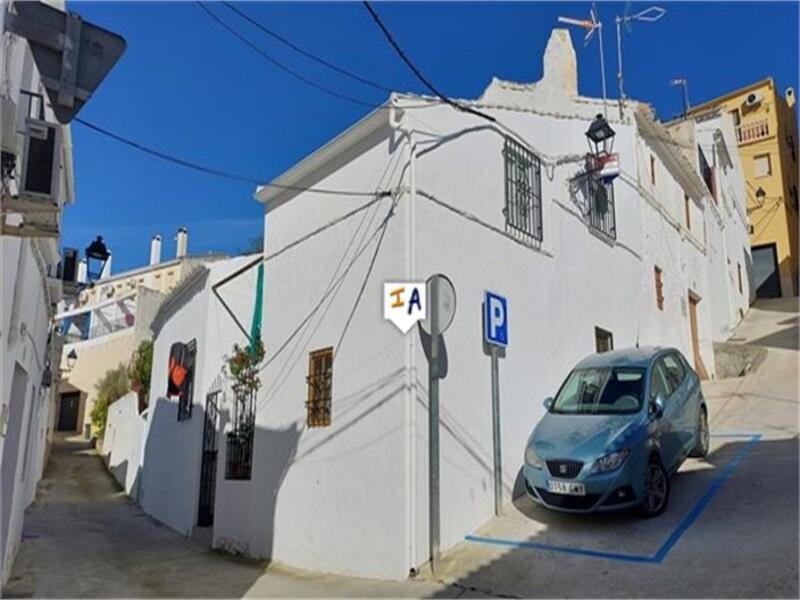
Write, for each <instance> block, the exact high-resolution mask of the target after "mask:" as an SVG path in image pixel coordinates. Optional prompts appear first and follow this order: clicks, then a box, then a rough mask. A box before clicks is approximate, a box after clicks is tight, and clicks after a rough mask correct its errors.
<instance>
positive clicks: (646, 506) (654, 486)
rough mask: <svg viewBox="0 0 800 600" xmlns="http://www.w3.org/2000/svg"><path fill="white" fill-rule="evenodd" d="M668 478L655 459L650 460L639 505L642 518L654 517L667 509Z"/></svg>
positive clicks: (659, 462) (662, 467)
mask: <svg viewBox="0 0 800 600" xmlns="http://www.w3.org/2000/svg"><path fill="white" fill-rule="evenodd" d="M668 500H669V476H668V475H667V471H666V469H664V466H663V465H662V464H661V461H660V460H658V459H657V458H651V459H650V461H649V462H648V463H647V469H646V470H645V474H644V497H643V498H642V502H641V504H640V505H639V512H640V513H641V515H642V516H643V517H648V518H649V517H656V516H658V515H660V514H661V513H663V512H664V511H665V510H666V508H667V501H668Z"/></svg>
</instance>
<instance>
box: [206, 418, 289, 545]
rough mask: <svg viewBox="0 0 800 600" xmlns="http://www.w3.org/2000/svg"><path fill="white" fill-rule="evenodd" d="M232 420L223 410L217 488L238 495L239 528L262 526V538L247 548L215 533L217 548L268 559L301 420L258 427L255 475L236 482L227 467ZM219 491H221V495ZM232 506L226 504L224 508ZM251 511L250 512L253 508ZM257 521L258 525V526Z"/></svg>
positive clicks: (230, 494)
mask: <svg viewBox="0 0 800 600" xmlns="http://www.w3.org/2000/svg"><path fill="white" fill-rule="evenodd" d="M228 421H229V413H228V410H227V409H225V410H222V411H220V423H219V427H218V432H223V433H219V434H218V435H219V437H218V441H219V444H220V445H224V446H225V448H224V451H222V452H219V453H218V454H217V456H218V457H219V460H218V462H217V482H218V487H217V491H218V492H219V487H220V486H227V487H228V489H227V490H226V492H227V494H225V495H226V497H227V498H230V497H232V496H236V500H235V501H236V502H238V503H239V506H240V508H241V511H237V514H238V518H239V519H240V523H239V524H238V525H239V528H238V530H239V531H241V532H242V533H246V532H245V528H246V529H247V530H250V529H251V528H252V527H253V526H258V527H260V532H259V535H260V538H261V539H260V540H259V542H260V543H259V546H258V548H248V547H247V546H246V545H243V543H242V542H241V541H240V540H237V539H229V538H226V537H225V536H219V537H217V536H215V539H214V547H215V548H218V549H220V550H224V551H226V552H231V553H233V554H247V555H252V556H255V557H257V558H263V559H267V560H271V559H272V553H273V546H274V539H275V528H276V523H275V512H276V507H277V501H278V492H279V491H280V488H281V486H282V485H283V482H284V480H285V479H286V474H287V473H288V471H289V467H290V465H291V464H292V463H293V462H294V460H295V457H296V456H297V447H298V445H299V443H300V436H301V434H302V431H303V430H302V426H301V425H300V423H297V422H295V423H292V424H291V425H289V426H287V427H285V428H281V429H267V428H264V427H256V430H255V435H254V441H253V449H254V450H253V466H252V475H251V479H250V480H249V481H247V480H243V481H237V480H232V479H226V478H225V476H226V470H227V469H226V468H227V464H226V463H227V462H228V451H229V446H228V435H227V433H224V432H225V429H226V426H227V423H228ZM231 486H238V489H235V490H234V489H231ZM219 496H220V494H218V497H219ZM231 508H232V507H229V506H226V507H225V510H230V509H231ZM253 509H255V510H254V512H253V513H252V514H248V512H249V511H250V510H253ZM256 524H258V525H256Z"/></svg>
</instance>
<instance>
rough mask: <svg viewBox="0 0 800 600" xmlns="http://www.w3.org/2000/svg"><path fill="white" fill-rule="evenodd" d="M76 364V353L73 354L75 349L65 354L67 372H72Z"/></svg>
mask: <svg viewBox="0 0 800 600" xmlns="http://www.w3.org/2000/svg"><path fill="white" fill-rule="evenodd" d="M76 362H78V353H77V352H75V348H73V349H72V350H70V351H69V354H67V371H72V369H73V367H74V366H75V363H76Z"/></svg>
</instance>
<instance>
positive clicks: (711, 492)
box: [465, 432, 761, 564]
mask: <svg viewBox="0 0 800 600" xmlns="http://www.w3.org/2000/svg"><path fill="white" fill-rule="evenodd" d="M712 436H713V437H719V438H748V439H749V442H748V443H747V444H746V445H745V446H744V447H742V448H741V449H740V450H739V452H737V453H736V456H734V457H733V459H732V460H731V461H730V462H729V463H728V464H727V465H725V467H724V468H723V469H722V471H720V473H719V475H717V476H716V477H715V478H714V480H713V481H712V482H711V485H710V486H709V487H708V490H706V492H705V494H703V495H702V496H701V497H700V499H699V500H698V501H697V502H696V503H695V504H694V506H692V508H691V510H690V511H689V512H688V514H687V515H686V516H685V517H684V518H683V519H682V520H681V522H680V523H678V525H677V527H675V529H674V530H673V531H672V533H670V535H669V537H668V538H667V540H666V541H665V542H664V543H663V544H661V546H660V547H659V548H658V550H656V552H655V553H654V554H652V555H645V554H622V553H617V552H603V551H600V550H589V549H584V548H571V547H569V546H557V545H554V544H542V543H538V542H531V541H525V540H510V539H502V538H495V537H486V536H479V535H468V536H466V538H465V539H466V540H467V541H468V542H473V543H477V544H490V545H494V546H506V547H511V548H531V549H535V550H545V551H548V552H560V553H562V554H575V555H579V556H588V557H591V558H602V559H605V560H616V561H623V562H634V563H650V564H659V563H661V562H663V561H664V559H665V558H666V557H667V555H668V554H669V553H670V551H671V550H672V548H674V547H675V544H677V543H678V541H679V540H680V539H681V536H683V534H684V533H686V531H687V530H688V529H689V528H690V527H691V526H692V525H693V524H694V522H695V521H696V520H697V518H698V517H699V516H700V514H701V513H702V512H703V510H705V508H706V507H707V506H708V504H709V502H711V500H712V498H714V496H716V494H717V492H719V490H720V489H721V488H722V486H723V485H724V484H725V482H726V481H728V479H730V478H731V476H732V475H733V472H734V471H735V470H736V469H737V468H738V467H739V465H741V464H742V462H743V461H744V459H745V457H746V456H747V455H748V454H749V453H750V451H751V450H753V448H754V447H755V445H756V444H757V443H758V442H759V440H760V439H761V434H760V433H745V432H731V433H715V434H712Z"/></svg>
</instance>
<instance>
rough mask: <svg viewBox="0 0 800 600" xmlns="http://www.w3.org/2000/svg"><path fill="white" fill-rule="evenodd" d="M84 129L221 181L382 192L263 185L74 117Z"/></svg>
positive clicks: (299, 189) (371, 194)
mask: <svg viewBox="0 0 800 600" xmlns="http://www.w3.org/2000/svg"><path fill="white" fill-rule="evenodd" d="M74 120H75V121H77V122H78V123H80V124H81V125H83V126H84V127H86V128H88V129H91V130H92V131H95V132H97V133H99V134H101V135H104V136H106V137H108V138H111V139H112V140H115V141H117V142H120V143H121V144H124V145H126V146H129V147H131V148H135V149H136V150H139V151H140V152H144V153H145V154H150V155H151V156H155V157H156V158H160V159H161V160H164V161H166V162H170V163H173V164H176V165H180V166H182V167H186V168H187V169H193V170H195V171H199V172H201V173H205V174H207V175H213V176H215V177H221V178H223V179H229V180H232V181H239V182H241V183H251V184H254V185H259V186H265V187H271V188H276V189H281V190H290V191H295V192H315V193H317V194H331V195H337V196H366V197H374V196H376V195H380V194H381V193H382V192H366V191H353V190H333V189H328V188H316V187H303V186H295V185H282V184H280V183H264V181H263V180H262V179H256V178H255V177H248V176H247V175H240V174H237V173H232V172H230V171H223V170H221V169H217V168H215V167H207V166H205V165H201V164H198V163H195V162H191V161H188V160H186V159H183V158H178V157H176V156H171V155H169V154H166V153H164V152H161V151H160V150H155V149H153V148H149V147H148V146H145V145H143V144H140V143H139V142H135V141H133V140H130V139H128V138H126V137H123V136H121V135H119V134H117V133H114V132H112V131H109V130H108V129H104V128H102V127H100V126H98V125H94V124H92V123H89V122H88V121H85V120H83V119H81V118H80V117H76V118H75V119H74Z"/></svg>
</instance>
